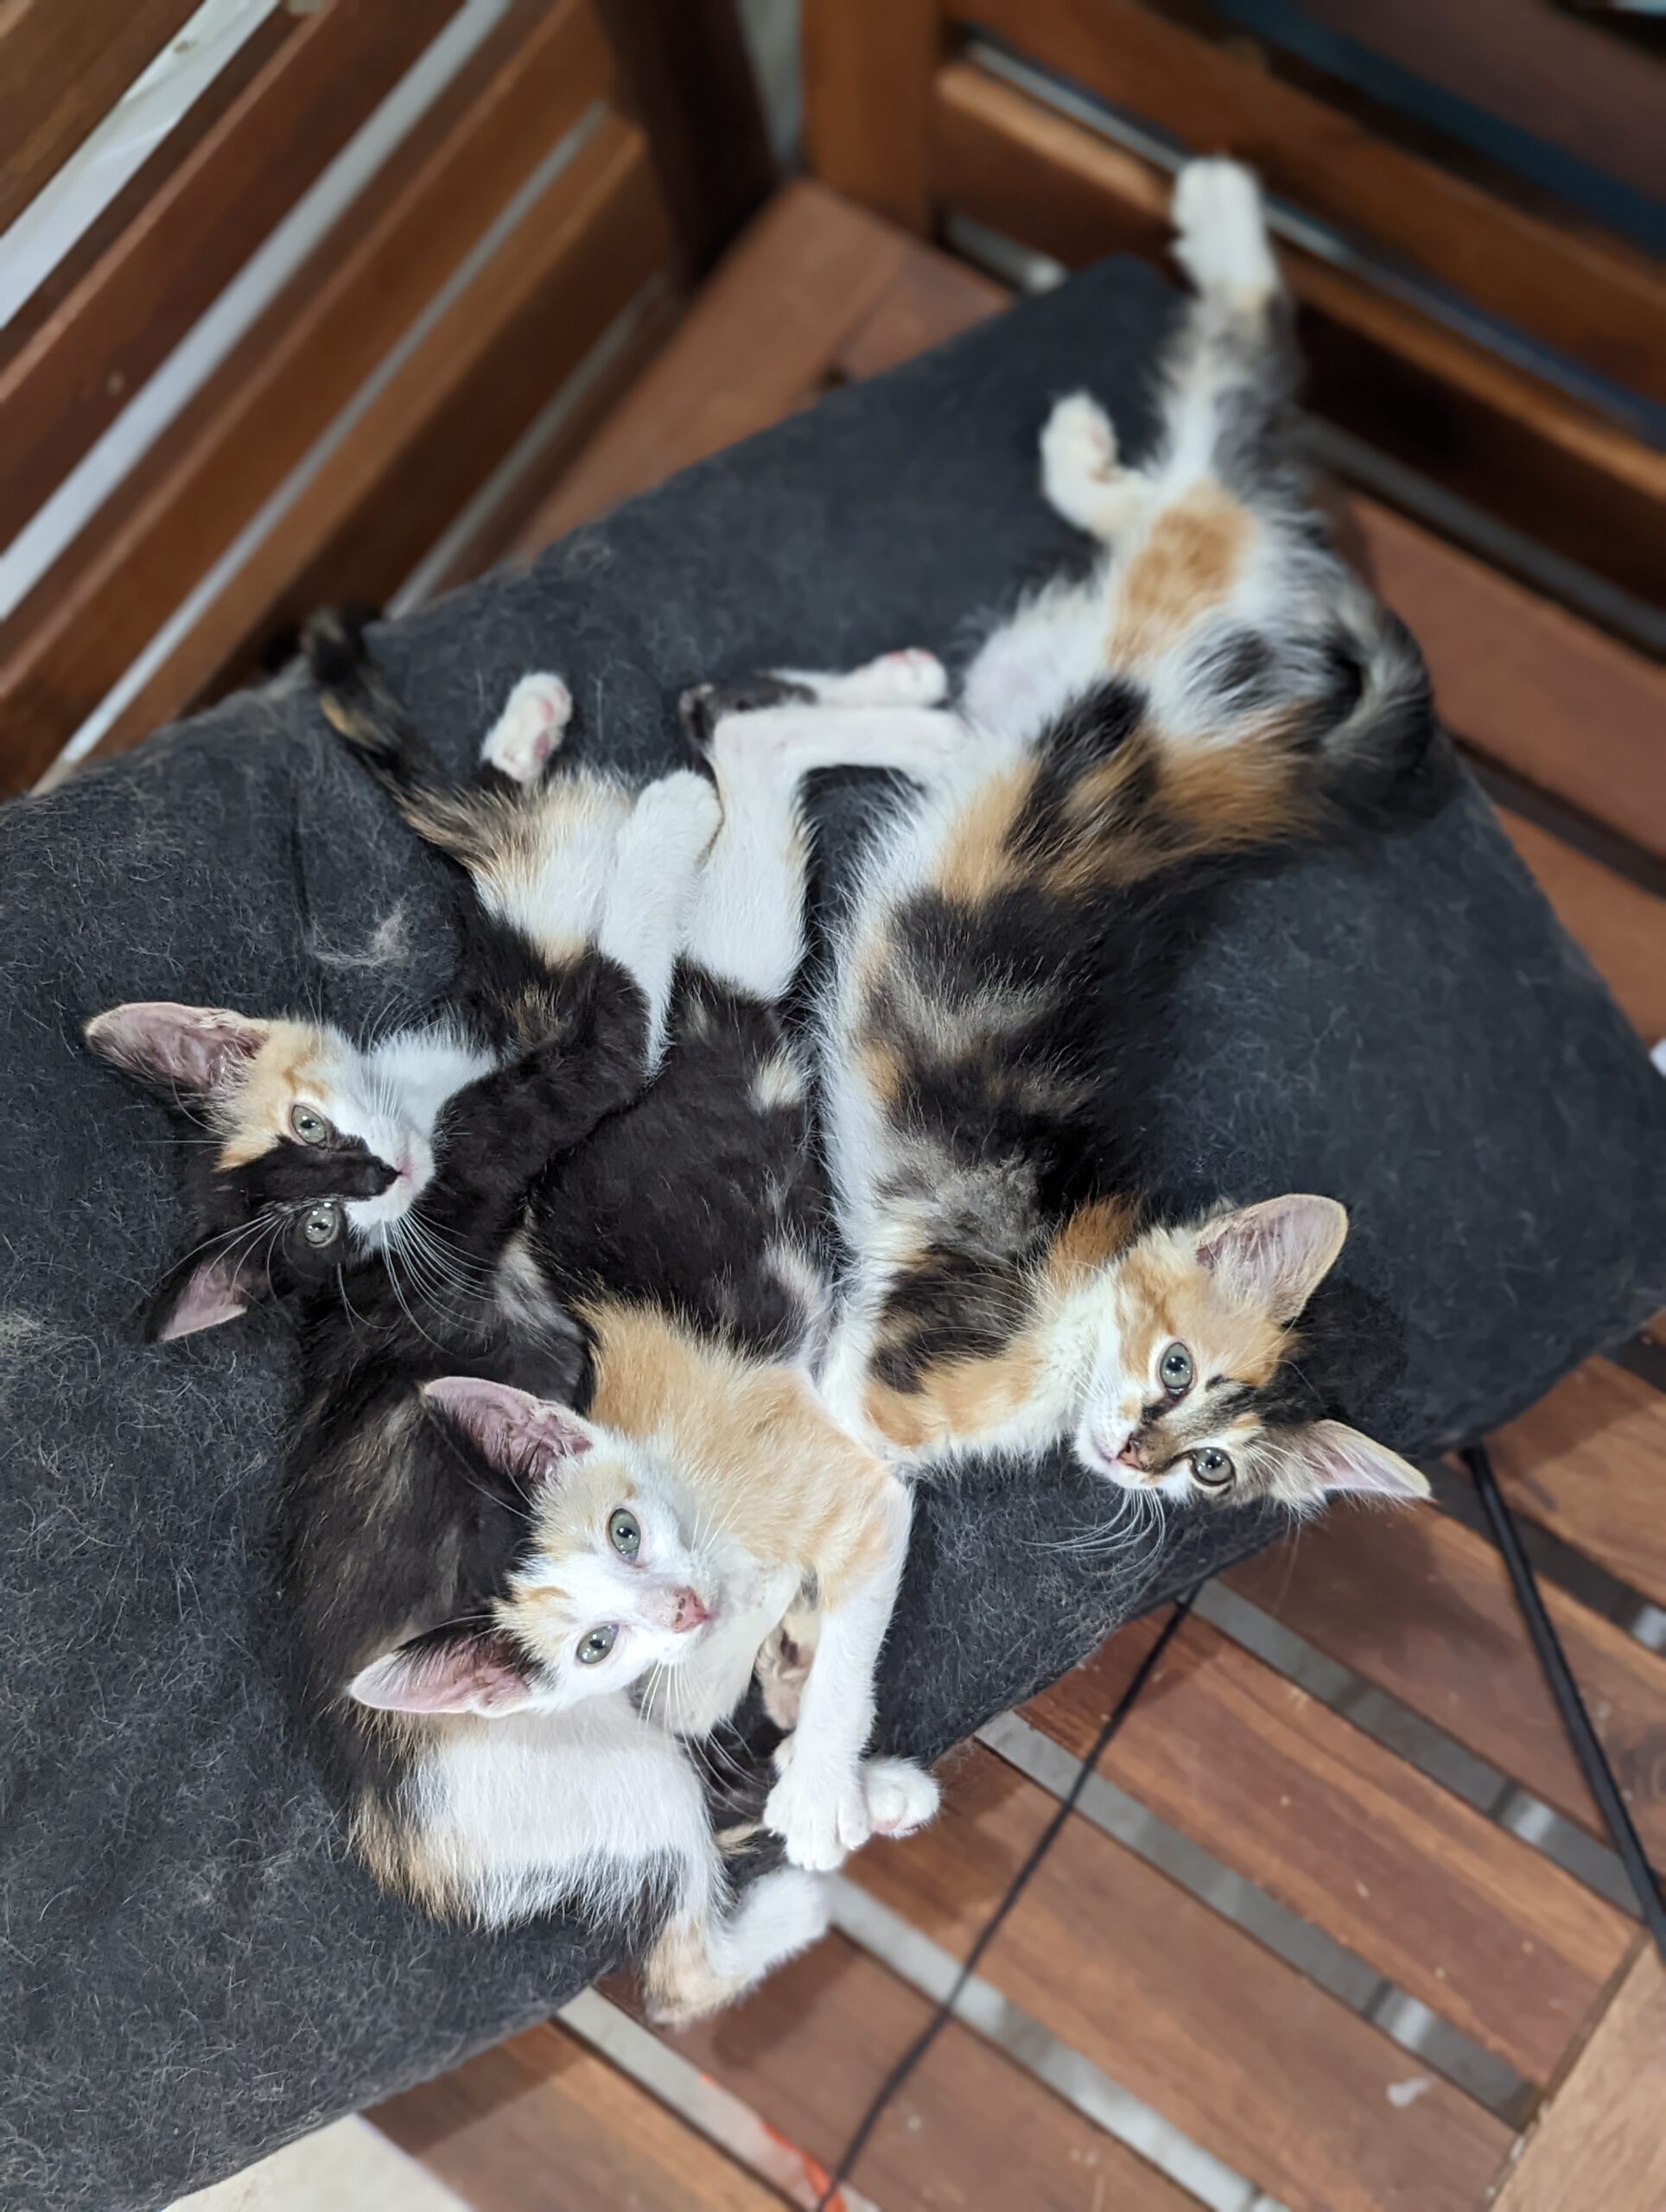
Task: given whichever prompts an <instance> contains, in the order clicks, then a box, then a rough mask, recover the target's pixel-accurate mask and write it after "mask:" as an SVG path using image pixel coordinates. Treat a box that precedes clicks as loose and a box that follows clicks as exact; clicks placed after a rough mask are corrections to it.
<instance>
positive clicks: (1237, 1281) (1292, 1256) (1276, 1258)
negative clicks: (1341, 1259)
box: [1198, 1192, 1348, 1322]
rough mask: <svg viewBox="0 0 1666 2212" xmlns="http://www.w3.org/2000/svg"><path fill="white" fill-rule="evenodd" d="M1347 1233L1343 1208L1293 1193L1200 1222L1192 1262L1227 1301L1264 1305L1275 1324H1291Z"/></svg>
mask: <svg viewBox="0 0 1666 2212" xmlns="http://www.w3.org/2000/svg"><path fill="white" fill-rule="evenodd" d="M1347 1235H1348V1209H1347V1208H1346V1207H1345V1206H1344V1205H1339V1204H1338V1203H1337V1201H1336V1200H1335V1199H1334V1198H1313V1197H1312V1196H1310V1195H1307V1194H1306V1193H1302V1192H1293V1193H1291V1195H1290V1196H1288V1198H1263V1199H1262V1201H1261V1203H1260V1205H1253V1206H1241V1207H1239V1209H1238V1211H1237V1212H1236V1213H1224V1214H1221V1215H1219V1216H1218V1217H1217V1218H1216V1219H1215V1220H1213V1221H1211V1222H1205V1224H1204V1226H1203V1227H1202V1228H1201V1229H1200V1230H1199V1231H1198V1264H1199V1267H1202V1268H1207V1269H1208V1271H1209V1273H1210V1274H1212V1275H1215V1276H1217V1277H1218V1279H1219V1281H1220V1283H1221V1287H1223V1289H1224V1290H1225V1292H1226V1293H1227V1294H1228V1296H1229V1297H1230V1298H1234V1299H1237V1300H1241V1301H1242V1302H1243V1304H1245V1305H1256V1306H1266V1308H1267V1309H1268V1311H1269V1313H1271V1314H1272V1316H1273V1319H1275V1321H1281V1322H1282V1321H1294V1319H1295V1318H1296V1316H1297V1314H1298V1313H1300V1311H1301V1309H1302V1307H1303V1306H1305V1305H1306V1304H1307V1300H1309V1299H1310V1298H1311V1297H1312V1296H1313V1293H1314V1291H1315V1290H1316V1289H1317V1288H1318V1287H1319V1284H1320V1283H1321V1282H1322V1281H1324V1279H1325V1277H1326V1275H1327V1274H1329V1273H1330V1272H1331V1269H1332V1268H1333V1267H1334V1266H1335V1264H1336V1256H1337V1254H1338V1253H1339V1251H1340V1250H1341V1249H1342V1247H1343V1244H1344V1243H1345V1241H1346V1238H1347Z"/></svg>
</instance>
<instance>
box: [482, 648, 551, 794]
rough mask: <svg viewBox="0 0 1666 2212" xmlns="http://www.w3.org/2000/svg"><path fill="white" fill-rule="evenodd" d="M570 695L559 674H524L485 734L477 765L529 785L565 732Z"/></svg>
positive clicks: (512, 780) (538, 774)
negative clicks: (492, 769) (493, 769)
mask: <svg viewBox="0 0 1666 2212" xmlns="http://www.w3.org/2000/svg"><path fill="white" fill-rule="evenodd" d="M572 719H573V695H572V693H571V692H570V691H569V690H568V689H567V686H566V685H565V684H564V683H563V682H562V680H561V678H560V677H558V676H543V675H539V676H523V677H522V678H521V680H520V682H519V683H518V684H517V685H516V686H515V688H514V690H512V692H511V693H510V695H509V700H508V703H507V705H506V707H505V708H504V710H503V712H502V713H501V714H500V715H499V716H498V719H497V721H494V722H493V725H492V727H491V728H490V729H489V730H488V731H487V732H486V741H485V743H484V744H483V745H482V746H481V747H480V765H481V766H482V767H486V768H495V769H496V770H497V772H498V773H499V775H500V776H507V777H508V778H509V779H510V781H511V782H512V783H516V784H531V783H534V782H536V781H537V778H538V777H539V776H540V775H541V774H542V773H543V771H544V764H545V763H546V762H547V761H548V760H549V758H550V754H551V753H553V752H554V751H555V749H556V747H557V746H558V745H559V744H560V742H561V741H562V738H563V735H564V734H566V729H567V725H568V723H569V721H571V720H572Z"/></svg>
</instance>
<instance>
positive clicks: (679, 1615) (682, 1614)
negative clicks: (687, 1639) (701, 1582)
mask: <svg viewBox="0 0 1666 2212" xmlns="http://www.w3.org/2000/svg"><path fill="white" fill-rule="evenodd" d="M710 1618H711V1613H710V1611H709V1608H708V1607H706V1606H705V1605H702V1604H701V1602H700V1600H699V1599H698V1598H697V1597H696V1595H695V1593H694V1592H693V1591H692V1590H676V1591H673V1592H672V1593H671V1628H672V1630H674V1632H675V1633H676V1634H677V1635H678V1636H686V1635H687V1634H688V1632H689V1630H690V1629H693V1628H704V1626H705V1625H706V1623H707V1622H708V1621H709V1619H710Z"/></svg>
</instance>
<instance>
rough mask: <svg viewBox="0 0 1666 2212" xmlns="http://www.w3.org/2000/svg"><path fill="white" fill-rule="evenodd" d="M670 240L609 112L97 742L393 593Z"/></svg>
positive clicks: (205, 692)
mask: <svg viewBox="0 0 1666 2212" xmlns="http://www.w3.org/2000/svg"><path fill="white" fill-rule="evenodd" d="M669 251H670V240H669V238H668V237H667V235H666V232H665V226H664V218H663V215H662V213H661V211H660V207H659V201H658V194H657V193H656V190H655V188H654V182H653V178H652V171H651V167H650V164H649V161H648V157H647V151H646V149H645V145H644V143H643V140H642V137H641V134H640V132H639V131H638V130H636V129H635V128H634V126H633V125H632V124H626V123H621V122H620V120H619V118H617V117H616V116H609V117H607V118H606V120H605V121H604V123H603V124H602V126H601V129H600V130H598V132H597V133H596V135H595V137H593V138H592V139H591V140H590V141H589V143H588V145H586V146H585V147H584V149H582V151H581V152H580V153H579V154H578V155H577V156H576V157H575V160H574V162H573V163H572V165H571V167H570V168H568V169H567V170H566V171H565V172H564V173H563V175H562V176H561V177H560V178H559V180H558V181H557V182H556V184H555V186H553V187H552V188H551V189H550V192H549V193H548V194H546V195H545V197H544V200H541V201H540V202H539V204H538V205H537V207H536V208H534V209H532V210H531V211H530V213H528V216H527V218H526V219H525V221H524V222H523V223H521V224H520V225H519V226H518V227H517V228H516V230H515V231H514V232H513V233H512V235H511V237H510V238H507V239H506V241H505V242H504V244H503V245H502V246H501V247H500V248H499V251H497V253H495V254H494V255H493V257H492V259H491V260H490V261H489V262H488V263H487V264H486V267H485V268H484V269H483V270H481V271H480V274H479V276H478V277H476V278H475V280H474V283H472V284H470V285H469V286H468V288H467V290H466V291H465V292H464V293H463V294H462V296H461V297H460V298H459V299H457V300H456V301H455V302H453V303H452V305H451V307H450V308H449V309H448V311H447V313H446V314H445V315H443V316H442V318H441V320H440V321H438V322H437V323H436V325H435V327H433V329H432V330H431V331H429V334H428V335H427V337H426V338H425V339H424V340H423V344H422V345H421V346H419V347H418V348H417V351H416V352H415V353H412V354H411V355H410V358H409V359H407V360H406V361H405V362H404V364H403V365H402V366H401V367H400V369H399V371H398V372H397V374H396V375H395V376H394V377H393V378H391V380H390V382H389V383H388V384H387V385H386V386H385V388H384V389H383V391H380V392H379V393H378V395H377V397H376V399H375V401H374V403H373V404H372V406H371V407H370V408H369V409H368V410H366V413H365V414H364V415H363V416H361V417H360V418H359V421H358V422H357V423H355V425H354V427H353V434H352V436H351V437H350V438H349V439H348V440H347V442H346V443H345V444H344V445H343V446H342V448H340V451H339V452H338V453H337V454H335V455H334V457H333V459H332V461H331V462H330V465H329V467H327V468H326V469H323V470H321V471H320V472H319V473H318V474H316V475H315V476H314V478H313V479H312V480H311V482H310V483H309V484H308V486H306V488H305V490H304V491H303V492H302V493H301V495H300V496H299V497H298V498H297V499H296V501H295V504H294V505H292V506H291V507H290V508H289V511H288V512H287V513H285V514H284V515H283V518H282V519H281V520H280V521H279V522H278V523H277V524H276V526H275V527H274V528H273V529H272V530H271V531H270V532H269V533H268V535H267V536H266V537H265V538H264V540H263V541H262V543H260V545H259V546H258V548H257V549H256V550H254V552H253V553H252V554H251V556H250V558H249V559H248V560H247V561H246V562H245V563H244V565H243V566H242V567H241V568H240V569H238V572H237V574H236V575H234V576H232V578H230V579H229V580H228V582H227V583H226V586H225V588H224V589H223V590H222V591H221V592H220V593H219V594H218V596H217V597H216V599H215V601H214V602H213V606H212V607H209V608H207V610H205V612H204V613H203V615H202V616H201V618H200V620H198V621H197V622H196V623H195V624H194V626H192V628H191V630H190V631H189V632H188V634H187V635H186V636H185V637H183V638H181V640H180V641H179V643H178V645H176V646H175V649H174V651H173V652H171V653H169V656H168V658H166V660H164V661H163V662H162V664H161V666H160V667H159V668H158V669H157V670H156V672H155V674H154V675H153V676H152V677H150V678H149V681H148V682H147V683H145V685H144V686H143V689H142V690H140V691H139V692H138V693H137V696H135V697H134V699H133V700H132V701H131V702H130V704H129V705H128V706H127V707H126V708H125V709H124V710H123V712H122V713H121V714H120V715H118V717H117V719H116V721H114V722H113V723H112V725H111V728H110V731H109V733H108V734H107V735H106V737H105V739H104V740H103V741H102V742H101V743H100V745H99V753H101V754H103V753H111V752H118V751H121V750H123V749H124V747H127V746H130V745H132V744H136V743H137V741H138V740H139V739H140V738H142V737H143V736H144V735H145V734H146V732H147V731H149V730H150V729H152V728H155V727H156V724H157V723H158V722H160V721H167V720H169V719H171V718H172V717H174V716H175V715H179V714H181V713H182V712H183V711H184V709H186V708H187V707H188V706H189V705H191V704H192V703H193V702H196V701H199V700H200V699H202V698H203V697H205V696H212V695H213V694H214V693H216V692H218V691H220V690H226V689H229V688H232V686H234V685H235V684H236V683H238V681H240V680H245V679H248V678H251V677H253V676H254V675H255V673H256V672H257V670H258V663H259V655H260V652H261V649H262V648H263V646H264V645H265V643H266V642H267V641H268V640H269V639H271V638H272V637H274V636H276V635H284V634H287V633H289V632H292V631H293V630H294V629H295V628H296V626H298V625H299V624H300V623H301V622H302V620H304V619H305V618H306V616H307V615H308V613H310V612H311V610H312V609H313V608H314V607H317V606H319V605H320V604H321V603H322V602H324V601H331V600H334V601H340V600H360V601H370V602H372V603H379V602H380V601H383V600H385V599H386V598H387V597H388V596H390V595H391V593H392V592H393V590H394V589H395V588H396V587H397V585H398V584H399V583H401V582H403V581H404V578H405V577H406V576H407V575H409V574H410V570H411V569H413V568H414V567H415V566H416V564H417V561H418V560H419V559H420V558H421V557H422V556H423V553H425V552H426V551H427V550H428V549H429V546H430V545H432V544H433V543H434V542H435V540H436V538H437V537H439V536H440V534H441V532H442V531H443V529H444V528H445V526H446V524H448V522H450V521H451V520H452V518H454V517H455V515H456V514H457V513H458V512H460V511H461V508H462V507H463V506H464V505H465V504H466V503H467V499H468V495H469V493H470V492H471V491H472V490H473V489H474V486H476V485H477V484H478V483H480V481H481V480H482V479H483V478H485V477H486V475H487V474H490V472H491V470H492V469H493V467H495V466H496V465H497V463H498V461H500V460H501V459H502V458H503V456H504V454H506V452H507V451H508V449H509V448H510V447H511V446H512V444H513V442H514V441H515V439H516V437H517V436H518V435H519V434H520V432H521V430H522V429H525V426H526V424H527V423H529V422H531V419H532V417H533V416H534V415H535V414H536V413H537V410H538V408H539V407H540V406H541V405H542V404H543V403H544V401H545V400H547V399H548V398H550V397H551V395H552V393H553V392H555V391H558V390H559V389H560V386H561V384H562V382H563V379H564V378H566V377H567V376H568V375H569V373H570V372H571V371H572V370H573V369H574V368H575V367H576V366H577V365H578V362H579V360H580V359H582V355H583V354H584V353H585V352H586V351H587V350H588V347H589V346H591V345H592V344H593V343H594V342H595V340H596V339H597V338H599V337H600V336H601V333H602V332H603V330H605V329H606V327H607V325H608V323H609V322H611V321H612V320H613V318H614V315H616V314H618V313H619V311H620V308H623V307H624V306H625V304H626V302H627V301H628V300H629V299H630V297H631V296H632V295H633V293H634V292H635V291H636V290H637V289H638V288H639V286H640V285H641V284H642V283H644V282H645V280H646V278H647V277H648V276H649V274H650V273H651V271H652V270H654V269H655V268H658V267H661V266H663V265H664V261H665V258H666V256H667V254H668V252H669Z"/></svg>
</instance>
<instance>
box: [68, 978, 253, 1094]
mask: <svg viewBox="0 0 1666 2212" xmlns="http://www.w3.org/2000/svg"><path fill="white" fill-rule="evenodd" d="M270 1033H271V1032H270V1027H269V1026H268V1025H267V1024H266V1023H265V1022H264V1021H251V1020H248V1018H247V1017H246V1016H245V1015H244V1014H236V1013H234V1012H233V1011H232V1008H231V1007H214V1006H180V1005H178V1004H176V1003H175V1001H172V1000H170V999H141V1000H136V1001H133V1002H132V1003H131V1004H130V1005H127V1006H115V1007H111V1008H110V1010H109V1012H108V1013H107V1014H95V1015H94V1016H93V1018H92V1020H91V1021H89V1022H88V1023H87V1025H86V1040H87V1042H88V1044H89V1045H91V1046H92V1049H93V1051H94V1052H99V1053H102V1054H103V1056H104V1058H105V1059H107V1060H113V1061H114V1062H115V1063H116V1065H118V1067H124V1068H126V1069H128V1070H129V1071H130V1073H132V1074H134V1075H137V1076H143V1077H144V1078H145V1079H146V1080H147V1081H148V1082H150V1083H158V1084H162V1087H163V1088H164V1089H165V1090H188V1091H192V1092H197V1093H200V1092H205V1091H211V1090H226V1089H229V1088H230V1087H231V1086H232V1084H235V1083H237V1082H238V1080H239V1079H240V1078H241V1076H242V1073H243V1071H244V1069H245V1067H246V1065H248V1063H249V1061H250V1060H251V1059H252V1058H254V1056H255V1054H256V1053H257V1052H258V1051H259V1050H260V1048H261V1046H263V1045H264V1043H265V1041H266V1039H267V1038H268V1037H269V1036H270Z"/></svg>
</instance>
